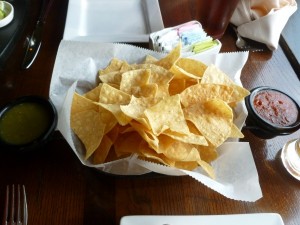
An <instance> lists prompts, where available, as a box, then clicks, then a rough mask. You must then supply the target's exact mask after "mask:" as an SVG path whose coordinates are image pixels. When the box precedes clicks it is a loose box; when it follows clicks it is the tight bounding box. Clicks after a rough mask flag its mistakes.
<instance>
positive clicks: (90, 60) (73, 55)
mask: <svg viewBox="0 0 300 225" xmlns="http://www.w3.org/2000/svg"><path fill="white" fill-rule="evenodd" d="M148 54H149V55H152V56H154V57H156V58H161V57H163V56H164V55H163V54H161V53H158V52H154V51H151V50H147V49H143V48H139V47H135V46H132V45H126V44H113V43H90V42H78V41H62V42H61V44H60V46H59V50H58V54H57V58H56V61H55V65H54V70H53V75H52V80H51V84H50V98H51V100H52V101H53V103H54V105H55V106H56V108H57V110H58V127H57V129H58V130H59V131H60V132H61V133H62V135H63V136H64V138H65V139H66V141H67V142H68V143H69V145H70V147H71V148H72V149H73V151H74V153H75V154H76V155H77V157H78V158H79V160H80V161H81V162H82V164H83V165H86V166H89V167H93V168H96V169H98V170H100V171H103V172H106V173H110V174H117V175H141V174H146V173H149V172H152V171H153V172H157V173H161V174H167V175H172V176H182V175H189V176H191V177H193V178H195V179H196V180H197V181H199V182H201V183H203V184H204V185H206V186H208V187H209V188H211V189H213V190H215V191H217V192H219V193H221V194H222V195H224V196H226V197H228V198H231V199H235V200H242V201H256V200H258V199H259V198H261V197H262V192H261V189H260V185H259V180H258V174H257V170H256V167H255V163H254V160H253V157H252V153H251V149H250V146H249V144H248V143H243V142H238V141H237V140H228V141H230V142H226V143H224V144H223V145H221V146H220V147H219V148H218V152H219V154H220V157H219V158H218V159H217V160H215V161H214V162H213V163H212V166H213V168H214V169H215V172H216V179H215V180H213V179H211V178H209V177H208V176H207V175H206V174H205V173H204V172H203V170H202V168H198V169H196V170H195V171H192V172H191V171H185V170H180V169H176V168H171V167H167V166H163V165H158V164H155V163H150V162H146V161H143V160H139V159H138V158H137V156H135V155H133V156H131V157H128V158H125V159H120V160H117V161H114V162H109V163H105V164H101V165H93V164H91V162H89V161H85V160H84V148H83V146H82V144H81V142H80V141H79V139H78V138H77V136H76V135H74V134H73V132H72V130H71V128H70V109H71V103H72V97H73V94H74V91H75V90H76V91H77V92H79V93H84V92H86V91H88V90H90V89H92V88H94V87H95V86H96V85H97V83H98V78H97V76H98V75H97V71H98V70H99V69H101V68H105V67H106V66H107V65H108V64H109V62H110V60H111V59H112V58H114V57H115V58H118V59H121V60H126V61H127V62H128V63H129V64H132V63H140V62H142V61H143V60H144V58H145V56H146V55H148ZM247 58H248V52H235V53H223V54H218V55H217V56H213V57H210V56H207V59H212V61H211V62H210V63H213V64H216V65H217V66H218V67H219V68H220V69H221V70H223V71H224V72H226V73H227V74H228V75H229V76H230V77H231V78H232V79H233V80H234V81H235V82H237V83H238V84H241V82H240V79H239V77H240V72H241V69H242V68H243V66H244V64H245V62H246V61H247ZM206 63H207V64H209V62H206ZM235 113H236V115H237V118H236V120H235V123H236V125H237V126H238V127H241V126H242V125H243V123H244V121H245V119H246V117H247V110H245V106H244V103H241V104H239V106H238V107H237V108H236V109H235Z"/></svg>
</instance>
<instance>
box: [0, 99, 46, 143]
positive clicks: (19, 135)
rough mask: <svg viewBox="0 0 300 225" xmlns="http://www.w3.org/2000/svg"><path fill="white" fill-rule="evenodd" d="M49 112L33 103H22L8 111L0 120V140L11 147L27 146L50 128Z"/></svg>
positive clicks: (40, 105)
mask: <svg viewBox="0 0 300 225" xmlns="http://www.w3.org/2000/svg"><path fill="white" fill-rule="evenodd" d="M50 116H51V115H50V112H49V111H48V110H47V108H46V107H45V106H43V105H42V104H39V103H35V102H24V103H21V104H19V105H16V106H14V107H12V108H11V109H9V110H8V111H7V112H5V113H4V115H3V116H2V117H1V118H0V138H1V139H2V140H3V141H5V142H7V143H9V144H13V145H23V144H28V143H30V142H32V141H34V140H35V139H37V138H39V137H40V136H41V135H42V134H43V133H44V132H45V131H46V130H47V129H48V128H49V126H50V123H51V120H50Z"/></svg>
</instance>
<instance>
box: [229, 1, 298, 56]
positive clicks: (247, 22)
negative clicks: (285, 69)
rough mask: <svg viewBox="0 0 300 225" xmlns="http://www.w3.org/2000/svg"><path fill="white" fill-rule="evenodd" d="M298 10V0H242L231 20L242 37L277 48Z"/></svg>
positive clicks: (272, 48) (270, 47)
mask: <svg viewBox="0 0 300 225" xmlns="http://www.w3.org/2000/svg"><path fill="white" fill-rule="evenodd" d="M296 10H297V2H296V0H240V2H239V3H238V6H237V8H236V10H235V11H234V13H233V16H232V17H231V20H230V22H231V23H232V24H234V25H235V26H237V31H238V33H239V34H240V35H241V36H242V37H246V38H249V39H252V40H254V41H258V42H261V43H264V44H266V45H267V46H268V48H269V49H271V50H275V49H277V47H278V42H279V38H280V34H281V32H282V30H283V28H284V26H285V25H286V23H287V21H288V19H289V18H290V16H291V15H292V14H293V13H294V12H295V11H296Z"/></svg>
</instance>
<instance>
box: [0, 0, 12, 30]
mask: <svg viewBox="0 0 300 225" xmlns="http://www.w3.org/2000/svg"><path fill="white" fill-rule="evenodd" d="M0 10H1V11H3V12H4V13H5V17H4V18H2V19H0V27H4V26H6V25H7V24H9V23H10V22H11V21H12V20H13V18H14V7H13V6H12V4H10V3H9V2H6V1H0Z"/></svg>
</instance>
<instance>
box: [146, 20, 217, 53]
mask: <svg viewBox="0 0 300 225" xmlns="http://www.w3.org/2000/svg"><path fill="white" fill-rule="evenodd" d="M179 42H181V44H182V50H181V55H182V57H193V56H199V55H201V56H202V55H203V56H206V55H217V54H218V53H219V52H220V49H221V47H222V44H221V42H220V41H219V40H217V39H213V38H212V37H210V36H208V35H207V34H206V32H205V31H204V30H203V28H202V25H201V23H199V22H198V21H196V20H193V21H190V22H187V23H183V24H180V25H178V26H174V27H169V28H165V29H163V30H160V31H157V32H153V33H151V34H150V40H149V47H150V48H151V49H153V50H155V51H157V52H163V53H169V52H170V51H171V50H172V49H173V48H175V47H176V46H177V45H178V43H179Z"/></svg>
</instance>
